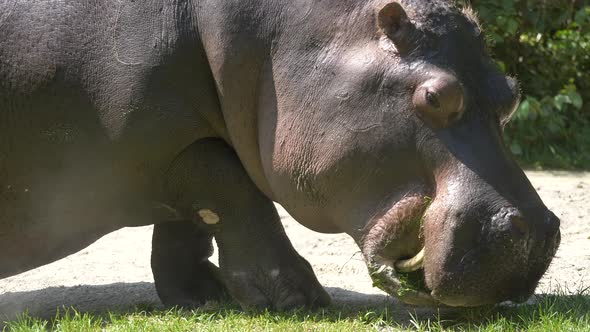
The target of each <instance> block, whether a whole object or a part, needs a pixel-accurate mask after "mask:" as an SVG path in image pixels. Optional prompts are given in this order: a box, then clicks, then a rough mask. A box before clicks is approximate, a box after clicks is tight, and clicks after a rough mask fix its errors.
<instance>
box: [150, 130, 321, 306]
mask: <svg viewBox="0 0 590 332" xmlns="http://www.w3.org/2000/svg"><path fill="white" fill-rule="evenodd" d="M166 186H167V188H166V189H167V190H166V191H167V192H168V193H169V195H170V197H171V199H170V200H169V201H168V204H170V205H171V206H173V207H174V208H177V209H180V211H179V212H180V213H182V214H183V215H189V214H190V215H192V218H193V222H194V223H195V224H194V226H196V227H197V228H198V229H199V230H201V231H206V233H208V234H213V235H214V236H215V239H216V241H217V245H218V247H219V264H220V272H221V273H220V274H221V277H222V280H223V281H224V283H225V286H226V287H227V290H228V291H229V293H230V295H231V296H232V297H233V298H235V299H236V300H237V301H238V302H239V303H240V305H241V306H242V307H244V308H267V307H270V308H274V309H279V310H280V309H286V308H292V307H298V306H316V305H325V304H328V303H329V301H330V298H329V296H328V294H327V293H326V292H325V291H324V289H323V288H322V286H321V285H320V284H319V282H318V281H317V279H316V277H315V275H314V273H313V270H312V268H311V265H310V264H309V263H308V262H307V261H306V260H305V259H304V258H302V257H301V256H299V254H298V253H297V252H296V251H295V249H294V248H293V246H292V245H291V242H290V241H289V239H288V238H287V236H286V234H285V232H284V229H283V226H282V224H281V222H280V218H279V215H278V213H277V211H276V209H275V207H274V204H273V203H272V201H271V200H270V199H268V198H267V197H266V196H264V195H263V194H262V193H261V192H260V191H259V190H258V188H257V187H256V186H255V185H254V183H253V182H252V181H251V179H250V178H249V177H248V175H247V173H246V171H245V170H244V169H243V167H242V165H241V162H240V160H239V159H238V157H237V156H236V154H235V153H234V151H233V150H232V149H231V148H230V147H229V146H228V145H227V144H225V142H223V141H221V140H217V139H205V140H201V141H198V142H196V143H194V144H193V145H192V146H190V147H189V148H187V149H186V150H185V151H184V152H183V153H182V155H181V156H180V157H179V158H178V159H177V160H176V161H175V162H174V164H173V165H172V167H171V168H170V170H169V172H168V176H167V183H166ZM171 225H172V224H171ZM187 234H190V232H182V231H181V232H179V233H177V236H175V237H174V238H170V237H168V238H166V239H165V240H164V241H161V242H165V243H166V244H164V246H176V247H179V248H180V247H185V248H184V250H187V249H188V248H190V247H196V246H200V245H202V242H200V241H201V240H200V239H199V240H197V239H192V238H193V237H191V236H190V235H188V236H187ZM191 239H192V240H191ZM170 243H172V244H170ZM172 251H173V250H171V252H170V254H169V255H168V256H169V259H168V262H167V263H165V265H166V266H168V272H167V273H168V275H170V271H174V273H178V274H182V273H184V272H183V271H184V270H187V271H192V270H194V269H191V268H188V269H187V267H186V266H185V265H184V264H186V262H184V261H186V260H184V261H183V262H178V264H177V267H176V268H174V267H172V265H174V259H170V258H172V257H176V256H178V257H184V256H186V255H184V254H182V253H177V254H176V256H175V254H173V253H172ZM183 255H184V256H183ZM165 256H166V255H164V256H162V257H161V258H160V260H166V257H165ZM201 258H202V257H201ZM175 259H176V258H175ZM205 261H206V262H207V263H208V261H207V260H206V257H205ZM194 264H202V263H201V262H197V261H195V262H194ZM154 273H156V271H154ZM178 279H179V280H185V278H184V277H183V276H181V275H179V277H178ZM194 279H195V280H197V281H198V280H200V279H202V277H200V276H195V277H194ZM169 280H170V279H169ZM172 285H174V283H173V282H172V280H170V282H168V283H167V285H166V287H167V289H170V287H171V286H172ZM156 286H158V282H157V278H156ZM160 288H162V287H160ZM187 296H188V295H187Z"/></svg>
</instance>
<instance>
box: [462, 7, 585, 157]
mask: <svg viewBox="0 0 590 332" xmlns="http://www.w3.org/2000/svg"><path fill="white" fill-rule="evenodd" d="M471 5H472V6H473V7H474V8H475V9H476V11H477V12H478V13H479V17H480V20H481V22H482V25H483V27H484V30H485V33H486V36H487V38H488V44H489V46H490V49H491V51H492V55H493V56H494V58H495V59H496V60H497V62H498V65H499V67H500V68H501V69H502V70H504V71H505V72H506V73H507V74H510V75H514V76H516V77H517V78H518V80H519V81H520V83H521V88H522V93H523V96H522V103H521V104H520V106H519V108H518V110H517V112H516V113H515V115H514V117H513V119H512V121H511V122H510V123H509V124H508V125H507V127H506V131H505V133H506V135H505V137H506V141H507V144H508V145H509V146H510V148H511V150H512V152H513V153H514V154H515V155H516V156H517V158H519V159H520V161H521V162H524V163H525V164H528V165H533V166H545V167H563V168H589V167H590V0H582V1H580V0H550V1H549V0H544V1H543V0H501V1H499V0H473V1H471Z"/></svg>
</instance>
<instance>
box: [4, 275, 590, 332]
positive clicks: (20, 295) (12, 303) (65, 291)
mask: <svg viewBox="0 0 590 332" xmlns="http://www.w3.org/2000/svg"><path fill="white" fill-rule="evenodd" d="M326 290H327V291H328V293H330V295H331V296H332V298H333V304H332V305H331V306H330V307H328V308H325V309H316V310H313V311H307V310H297V311H293V312H287V313H284V314H279V316H281V315H285V317H289V319H290V320H293V321H295V322H297V321H299V320H300V321H301V322H303V321H309V320H310V319H311V320H317V321H337V320H341V319H347V318H350V319H361V320H366V321H368V322H375V321H377V322H380V323H379V324H382V325H386V326H387V325H389V326H391V325H397V326H414V325H415V324H421V322H427V321H433V322H437V323H436V324H439V325H440V326H446V327H451V328H453V327H460V326H463V327H465V325H468V326H469V325H470V326H471V327H474V326H476V327H477V326H480V325H482V324H483V325H485V324H487V323H488V322H493V321H494V320H497V319H504V320H507V321H508V323H509V324H512V325H510V326H520V325H522V326H523V327H526V326H527V324H529V323H530V322H534V321H535V319H539V317H541V316H543V315H550V316H551V315H559V316H560V317H565V318H571V319H573V320H579V319H584V320H590V294H588V293H587V292H584V293H583V294H579V295H565V294H563V295H537V296H536V297H535V298H534V299H533V300H532V301H529V302H528V303H527V304H523V305H512V304H507V305H501V306H495V307H487V308H476V309H466V310H462V309H453V308H448V309H436V310H435V309H424V308H415V307H407V306H404V305H402V304H400V303H399V302H397V301H396V300H394V299H392V298H391V297H389V296H385V295H378V294H363V293H358V292H354V291H349V290H346V289H342V288H338V287H328V288H326ZM72 307H73V308H75V310H76V311H77V312H80V313H85V312H88V313H92V314H99V315H100V314H104V313H107V312H112V313H115V314H123V315H124V314H127V313H138V312H145V313H147V314H149V315H160V314H162V309H163V307H162V305H161V303H160V301H159V300H158V298H157V295H156V292H155V288H154V284H153V283H150V282H137V283H114V284H107V285H90V286H88V285H86V286H75V287H50V288H46V289H41V290H36V291H28V292H14V293H5V294H2V295H0V322H5V321H10V320H14V319H15V318H17V317H18V316H19V315H21V314H23V313H27V315H28V316H29V317H34V318H41V319H47V320H50V319H52V318H54V317H55V316H56V313H58V312H61V313H63V312H64V308H72ZM199 311H201V312H204V313H214V314H215V316H216V317H217V318H218V319H223V318H224V317H226V316H227V315H232V314H235V312H236V311H239V310H238V307H237V306H236V305H235V304H213V305H210V306H207V307H205V308H203V309H200V310H199ZM196 314H198V312H197V313H196ZM0 330H2V324H1V323H0Z"/></svg>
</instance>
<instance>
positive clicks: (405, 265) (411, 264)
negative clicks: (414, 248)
mask: <svg viewBox="0 0 590 332" xmlns="http://www.w3.org/2000/svg"><path fill="white" fill-rule="evenodd" d="M394 265H395V269H396V270H398V271H399V272H404V273H408V272H414V271H417V270H419V269H421V268H422V266H423V265H424V248H422V250H420V252H419V253H418V254H416V256H414V257H412V258H410V259H402V260H399V261H397V262H395V264H394Z"/></svg>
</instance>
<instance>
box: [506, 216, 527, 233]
mask: <svg viewBox="0 0 590 332" xmlns="http://www.w3.org/2000/svg"><path fill="white" fill-rule="evenodd" d="M507 217H508V220H510V223H511V224H512V228H513V229H514V230H515V231H516V232H517V233H518V235H519V236H523V237H524V236H526V235H527V234H528V233H529V224H528V223H527V222H526V221H525V220H524V219H523V218H522V217H521V216H519V215H508V216H507Z"/></svg>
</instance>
